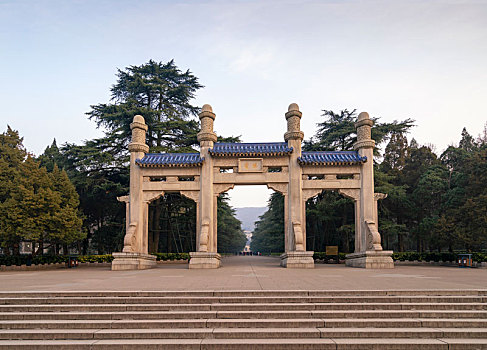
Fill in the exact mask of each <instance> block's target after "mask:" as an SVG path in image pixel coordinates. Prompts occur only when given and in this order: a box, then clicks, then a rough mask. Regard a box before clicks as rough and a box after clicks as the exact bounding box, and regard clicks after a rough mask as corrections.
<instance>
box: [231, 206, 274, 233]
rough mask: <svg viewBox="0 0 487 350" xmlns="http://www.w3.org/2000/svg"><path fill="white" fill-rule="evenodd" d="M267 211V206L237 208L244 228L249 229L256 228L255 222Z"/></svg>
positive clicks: (237, 215) (238, 216) (238, 217)
mask: <svg viewBox="0 0 487 350" xmlns="http://www.w3.org/2000/svg"><path fill="white" fill-rule="evenodd" d="M266 211H267V207H246V208H235V213H236V217H237V219H239V220H240V221H242V229H244V230H247V231H253V230H254V223H255V222H256V221H257V220H259V216H261V215H262V214H264V213H265V212H266Z"/></svg>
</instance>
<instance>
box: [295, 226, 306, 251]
mask: <svg viewBox="0 0 487 350" xmlns="http://www.w3.org/2000/svg"><path fill="white" fill-rule="evenodd" d="M293 231H294V242H295V245H296V251H301V252H302V251H304V245H303V231H302V230H301V223H300V222H293Z"/></svg>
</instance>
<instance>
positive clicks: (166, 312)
mask: <svg viewBox="0 0 487 350" xmlns="http://www.w3.org/2000/svg"><path fill="white" fill-rule="evenodd" d="M0 326H1V327H0V328H1V329H0V348H8V349H61V348H62V349H226V350H228V349H445V350H446V349H487V290H482V291H479V290H462V291H460V290H443V291H175V292H33V293H25V292H19V293H14V292H7V293H0Z"/></svg>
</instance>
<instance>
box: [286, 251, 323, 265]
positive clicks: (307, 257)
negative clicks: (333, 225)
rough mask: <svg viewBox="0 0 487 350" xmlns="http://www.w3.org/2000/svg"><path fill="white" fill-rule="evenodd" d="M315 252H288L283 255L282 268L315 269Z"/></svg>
mask: <svg viewBox="0 0 487 350" xmlns="http://www.w3.org/2000/svg"><path fill="white" fill-rule="evenodd" d="M313 254H314V252H304V251H302V252H297V251H294V252H286V253H283V254H281V266H282V267H286V268H288V269H313V268H314V267H315V261H314V259H313Z"/></svg>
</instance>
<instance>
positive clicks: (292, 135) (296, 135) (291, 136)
mask: <svg viewBox="0 0 487 350" xmlns="http://www.w3.org/2000/svg"><path fill="white" fill-rule="evenodd" d="M303 138H304V132H302V131H288V132H286V133H285V134H284V140H286V141H288V140H302V139H303Z"/></svg>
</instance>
